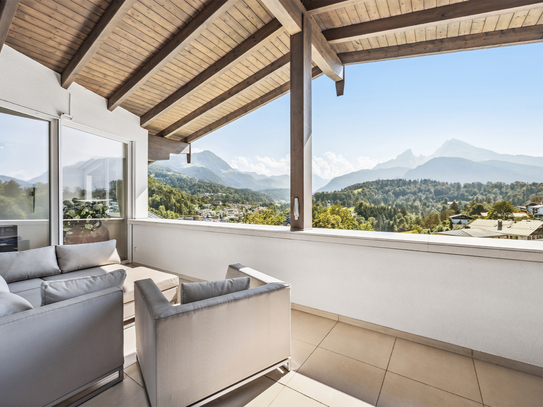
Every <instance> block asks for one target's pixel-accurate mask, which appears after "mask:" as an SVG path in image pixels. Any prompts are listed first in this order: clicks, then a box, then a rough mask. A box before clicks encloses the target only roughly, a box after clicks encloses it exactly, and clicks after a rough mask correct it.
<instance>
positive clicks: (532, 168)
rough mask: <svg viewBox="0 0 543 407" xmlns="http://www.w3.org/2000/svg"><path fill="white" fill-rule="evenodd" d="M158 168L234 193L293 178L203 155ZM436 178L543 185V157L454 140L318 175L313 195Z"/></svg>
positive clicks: (207, 153) (286, 184) (177, 158)
mask: <svg viewBox="0 0 543 407" xmlns="http://www.w3.org/2000/svg"><path fill="white" fill-rule="evenodd" d="M152 165H160V166H162V167H168V168H171V169H173V170H176V171H178V172H181V173H183V174H186V175H190V176H193V177H196V178H198V179H201V180H206V181H210V182H213V183H216V184H221V185H227V186H231V187H234V188H248V189H252V190H255V191H260V190H264V189H266V190H270V189H284V188H289V187H290V181H289V176H288V175H279V176H266V175H261V174H257V173H252V172H243V171H239V170H237V169H235V168H232V167H231V166H230V165H229V164H228V163H227V162H226V161H224V160H223V159H221V158H220V157H218V156H217V155H215V154H214V153H212V152H211V151H203V152H201V153H195V154H193V155H192V164H186V158H185V156H183V155H181V156H171V158H170V160H169V161H157V162H156V163H155V164H152ZM396 178H398V179H432V180H436V181H444V182H460V183H462V184H464V183H468V182H483V183H485V182H505V183H507V184H510V183H512V182H515V181H522V182H528V183H530V182H543V157H532V156H527V155H511V154H499V153H496V152H494V151H492V150H489V149H485V148H480V147H475V146H472V145H471V144H468V143H466V142H463V141H460V140H456V139H451V140H448V141H446V142H445V143H444V144H443V145H442V146H441V147H439V148H438V149H437V150H436V151H435V152H434V153H433V154H431V155H428V156H424V155H419V156H416V155H414V154H413V152H412V151H411V150H407V151H405V152H403V153H402V154H400V155H398V156H397V157H396V158H394V159H392V160H389V161H386V162H383V163H380V164H377V165H376V166H375V167H374V168H372V169H367V170H360V171H355V172H351V173H349V174H345V175H341V176H339V177H335V178H333V179H331V180H325V179H322V178H320V177H318V176H316V175H314V176H313V190H314V191H318V192H323V191H325V192H326V191H339V190H341V189H343V188H345V187H348V186H350V185H353V184H357V183H360V182H366V181H375V180H378V179H396Z"/></svg>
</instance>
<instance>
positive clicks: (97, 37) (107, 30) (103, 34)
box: [8, 0, 137, 89]
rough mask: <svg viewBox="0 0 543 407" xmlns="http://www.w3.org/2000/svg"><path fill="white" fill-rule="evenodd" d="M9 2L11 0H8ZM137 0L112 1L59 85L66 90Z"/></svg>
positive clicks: (72, 60)
mask: <svg viewBox="0 0 543 407" xmlns="http://www.w3.org/2000/svg"><path fill="white" fill-rule="evenodd" d="M8 1H11V0H8ZM136 1H137V0H114V1H112V2H111V4H110V6H109V7H108V9H107V10H106V12H105V13H104V15H103V16H102V18H100V20H98V22H97V23H96V25H95V26H94V28H93V29H92V31H91V32H90V33H89V35H88V36H87V38H86V39H85V41H83V44H81V46H80V47H79V49H78V50H77V52H76V53H75V55H74V56H73V58H72V59H71V60H70V62H69V63H68V65H67V66H66V68H65V69H64V72H62V77H61V81H60V83H61V85H62V87H63V88H64V89H66V88H68V87H69V86H70V85H71V84H72V83H73V82H74V81H75V79H76V78H77V75H79V74H80V73H81V71H82V70H83V69H84V68H85V66H86V65H87V64H88V63H89V61H90V60H91V59H92V57H93V56H94V55H95V54H96V52H98V50H99V49H100V47H101V46H102V44H103V43H104V41H105V40H106V39H107V37H109V35H110V34H111V33H112V32H113V30H114V29H115V27H117V24H119V23H120V22H121V20H122V19H123V18H124V16H125V15H126V13H127V12H128V11H129V10H130V9H131V8H132V6H133V5H134V3H135V2H136Z"/></svg>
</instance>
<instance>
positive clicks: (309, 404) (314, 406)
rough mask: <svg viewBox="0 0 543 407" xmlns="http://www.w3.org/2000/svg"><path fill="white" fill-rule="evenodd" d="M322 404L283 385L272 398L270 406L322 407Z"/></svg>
mask: <svg viewBox="0 0 543 407" xmlns="http://www.w3.org/2000/svg"><path fill="white" fill-rule="evenodd" d="M323 406H324V404H322V403H319V402H318V401H316V400H313V399H312V398H310V397H307V396H304V395H303V394H301V393H298V392H297V391H294V390H292V389H289V388H288V387H285V388H284V389H283V390H282V391H281V393H279V395H278V396H277V397H276V398H275V400H273V402H272V403H271V404H270V407H323Z"/></svg>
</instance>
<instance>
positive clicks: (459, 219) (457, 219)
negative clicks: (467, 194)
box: [449, 213, 475, 225]
mask: <svg viewBox="0 0 543 407" xmlns="http://www.w3.org/2000/svg"><path fill="white" fill-rule="evenodd" d="M449 219H450V220H451V223H452V224H453V225H467V224H468V223H470V222H471V221H472V220H474V219H475V218H474V217H473V216H468V215H464V214H463V213H460V214H458V215H453V216H449Z"/></svg>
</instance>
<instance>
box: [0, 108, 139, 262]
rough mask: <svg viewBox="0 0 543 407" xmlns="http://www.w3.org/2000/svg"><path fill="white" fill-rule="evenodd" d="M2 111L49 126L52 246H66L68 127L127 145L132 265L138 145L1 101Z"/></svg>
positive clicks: (129, 238)
mask: <svg viewBox="0 0 543 407" xmlns="http://www.w3.org/2000/svg"><path fill="white" fill-rule="evenodd" d="M0 107H1V108H3V109H6V110H11V111H13V112H15V113H21V114H24V115H27V116H30V117H34V118H36V119H40V120H44V121H47V122H49V244H50V245H62V244H63V239H62V230H63V214H62V201H63V197H62V190H63V188H62V186H63V182H62V153H61V152H62V127H63V126H67V127H71V128H73V129H76V130H80V131H85V132H87V133H90V134H94V135H97V136H100V137H104V138H107V139H111V140H114V141H119V142H122V143H125V144H126V148H127V157H126V159H127V162H126V165H127V169H126V172H127V179H126V195H127V205H126V224H127V226H126V228H127V230H126V237H127V246H128V250H127V254H128V259H127V260H126V261H125V262H132V249H131V248H132V233H131V231H132V228H131V226H130V225H129V223H130V222H129V221H130V220H132V219H134V214H135V203H136V198H135V192H134V185H135V168H134V165H135V147H136V146H135V142H134V141H133V140H129V139H127V138H124V137H120V136H118V135H115V134H112V133H108V132H105V131H103V130H99V129H95V128H92V127H89V126H86V125H82V124H79V123H77V122H76V121H73V120H70V119H67V118H65V117H63V116H62V115H60V116H55V115H51V114H48V113H44V112H41V111H38V110H35V109H30V108H27V107H24V106H20V105H18V104H15V103H11V102H8V101H5V100H1V99H0Z"/></svg>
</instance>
